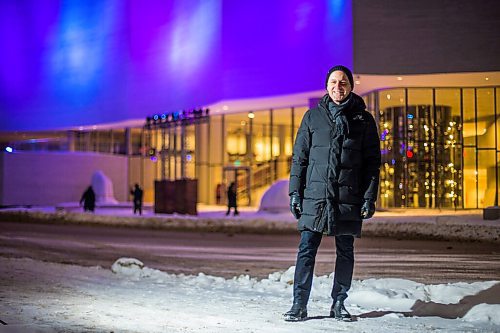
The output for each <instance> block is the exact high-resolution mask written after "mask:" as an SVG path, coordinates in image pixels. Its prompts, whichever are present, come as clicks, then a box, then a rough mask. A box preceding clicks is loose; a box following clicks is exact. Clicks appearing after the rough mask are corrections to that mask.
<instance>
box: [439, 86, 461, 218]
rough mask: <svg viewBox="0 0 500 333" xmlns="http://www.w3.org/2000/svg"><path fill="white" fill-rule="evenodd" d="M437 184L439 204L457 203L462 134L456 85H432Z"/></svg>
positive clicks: (442, 205)
mask: <svg viewBox="0 0 500 333" xmlns="http://www.w3.org/2000/svg"><path fill="white" fill-rule="evenodd" d="M435 101H436V116H437V118H439V121H438V126H439V129H440V131H439V134H438V136H437V139H438V140H437V145H438V146H437V156H438V157H437V160H438V161H439V162H438V177H437V179H439V181H438V184H439V185H438V187H437V192H438V196H439V202H440V207H446V208H456V207H461V206H462V203H461V197H462V193H461V187H462V186H461V182H462V178H461V175H462V145H461V140H462V135H461V124H462V121H461V109H460V89H446V88H442V89H436V90H435Z"/></svg>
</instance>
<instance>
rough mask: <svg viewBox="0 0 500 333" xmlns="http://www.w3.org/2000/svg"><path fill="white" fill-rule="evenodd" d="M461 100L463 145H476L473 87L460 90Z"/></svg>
mask: <svg viewBox="0 0 500 333" xmlns="http://www.w3.org/2000/svg"><path fill="white" fill-rule="evenodd" d="M462 94H463V95H462V100H463V105H462V107H463V117H464V119H463V131H462V133H463V138H464V145H466V146H475V145H476V111H475V109H476V105H475V100H474V89H471V88H468V89H463V90H462Z"/></svg>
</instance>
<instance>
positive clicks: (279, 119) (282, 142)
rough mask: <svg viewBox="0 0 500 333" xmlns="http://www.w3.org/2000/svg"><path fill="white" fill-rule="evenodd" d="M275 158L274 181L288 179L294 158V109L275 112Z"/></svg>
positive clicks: (273, 129) (273, 130)
mask: <svg viewBox="0 0 500 333" xmlns="http://www.w3.org/2000/svg"><path fill="white" fill-rule="evenodd" d="M272 112H273V128H272V133H273V158H274V159H275V161H276V165H275V173H274V179H280V178H284V177H287V175H288V174H289V172H290V165H289V161H290V158H291V156H292V134H291V128H292V109H291V108H286V109H276V110H273V111H272Z"/></svg>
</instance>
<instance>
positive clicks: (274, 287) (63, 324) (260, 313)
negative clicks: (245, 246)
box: [0, 257, 500, 333]
mask: <svg viewBox="0 0 500 333" xmlns="http://www.w3.org/2000/svg"><path fill="white" fill-rule="evenodd" d="M0 267H3V268H4V269H3V270H0V286H1V288H0V299H2V302H0V313H1V314H2V318H1V319H2V321H4V322H6V323H7V324H8V325H6V326H5V325H4V326H0V331H2V328H3V329H4V331H7V332H111V331H113V332H127V333H132V332H134V333H135V332H141V333H154V332H169V333H181V332H182V333H185V332H199V333H202V332H203V333H206V332H211V333H256V332H259V333H295V332H318V333H321V332H332V331H335V332H366V333H385V332H391V333H394V332H400V333H403V332H404V333H417V332H418V333H420V332H440V333H455V332H471V333H483V332H500V322H499V316H498V313H500V308H499V304H497V303H498V300H499V299H500V298H498V297H496V298H495V295H493V297H490V300H491V299H493V300H494V302H490V303H493V304H481V303H478V304H476V305H475V306H474V307H471V308H470V309H468V312H467V313H466V314H465V313H464V314H465V315H462V318H458V319H445V318H456V317H439V316H438V315H439V314H438V313H433V312H432V311H430V312H429V311H427V313H426V314H425V316H416V315H415V314H413V315H414V316H412V317H409V316H408V315H409V314H410V315H411V314H412V312H411V311H409V310H410V309H411V304H412V303H414V302H417V301H419V302H421V303H422V304H424V305H425V302H431V301H434V302H443V303H446V302H456V301H463V300H464V298H463V297H471V296H473V295H477V294H478V293H479V294H481V293H485V292H486V293H488V292H490V291H491V290H492V289H493V288H495V287H499V286H500V284H498V282H496V281H490V282H478V283H454V284H442V285H424V284H421V283H416V282H413V281H409V280H404V279H367V280H362V281H359V280H356V281H354V282H353V286H352V289H351V292H350V294H349V295H350V297H349V298H348V299H347V302H346V306H347V308H348V310H349V311H350V312H351V313H352V314H354V315H356V316H358V321H356V322H350V323H346V322H338V321H335V320H333V319H332V318H329V317H328V316H327V315H328V313H329V309H330V305H331V299H330V298H329V294H330V288H331V283H332V276H331V275H330V276H319V277H316V278H315V280H314V284H313V290H312V295H311V301H310V302H309V306H308V312H309V316H310V318H309V319H308V320H306V321H304V322H301V323H288V322H285V321H284V320H283V318H282V313H283V312H285V311H287V310H288V309H289V307H290V305H291V302H292V283H293V273H294V270H295V268H294V267H290V268H289V269H288V270H286V271H284V272H275V273H272V274H269V276H268V278H266V279H262V280H258V279H255V278H252V277H250V276H248V275H240V276H235V277H232V278H229V279H224V278H221V277H214V276H210V275H206V274H204V273H199V274H197V275H183V274H178V275H176V274H169V273H166V272H162V271H160V270H156V269H152V268H149V267H147V266H146V265H144V263H143V262H142V261H141V260H138V259H135V258H127V257H124V258H120V259H118V260H116V261H115V262H114V263H113V265H112V266H111V270H108V269H103V268H98V267H81V266H75V265H63V264H55V263H50V262H41V261H35V260H31V259H15V258H3V257H0ZM495 290H498V288H497V289H495ZM434 304H438V305H440V306H444V307H445V308H446V307H450V308H453V307H454V306H455V305H454V304H451V305H446V304H441V303H434Z"/></svg>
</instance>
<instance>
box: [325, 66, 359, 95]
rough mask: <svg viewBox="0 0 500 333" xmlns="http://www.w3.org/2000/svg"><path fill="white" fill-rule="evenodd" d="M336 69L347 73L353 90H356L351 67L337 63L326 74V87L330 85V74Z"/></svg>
mask: <svg viewBox="0 0 500 333" xmlns="http://www.w3.org/2000/svg"><path fill="white" fill-rule="evenodd" d="M335 71H342V72H344V73H345V75H347V79H348V80H349V83H350V84H351V90H354V78H353V76H352V72H351V70H350V69H349V68H347V67H345V66H342V65H337V66H333V67H332V68H330V70H329V71H328V74H327V75H326V83H325V87H327V86H328V79H329V78H330V75H331V74H332V73H333V72H335Z"/></svg>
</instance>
